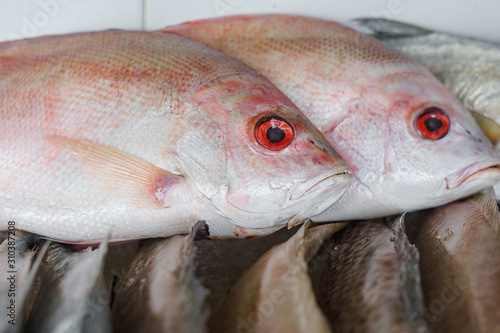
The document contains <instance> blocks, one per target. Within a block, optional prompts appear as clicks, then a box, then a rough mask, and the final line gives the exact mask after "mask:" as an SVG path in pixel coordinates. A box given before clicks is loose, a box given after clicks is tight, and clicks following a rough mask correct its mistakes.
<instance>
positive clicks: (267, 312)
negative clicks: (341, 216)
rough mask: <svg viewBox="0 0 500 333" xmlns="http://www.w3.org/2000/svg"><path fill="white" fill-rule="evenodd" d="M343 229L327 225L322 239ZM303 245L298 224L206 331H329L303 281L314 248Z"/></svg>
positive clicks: (244, 280) (308, 284) (229, 298)
mask: <svg viewBox="0 0 500 333" xmlns="http://www.w3.org/2000/svg"><path fill="white" fill-rule="evenodd" d="M343 226H344V224H330V225H328V226H326V228H328V229H329V233H325V234H328V235H329V234H332V233H334V232H335V231H337V230H339V229H341V228H342V227H343ZM322 228H324V226H323V227H322ZM315 240H317V238H314V239H313V242H314V241H315ZM306 241H307V240H306V225H303V226H302V227H301V228H300V229H299V230H298V231H297V233H296V234H295V235H294V236H292V237H291V238H290V239H289V240H288V241H286V242H285V243H282V244H279V245H276V246H275V247H273V248H272V249H271V250H269V251H268V252H266V253H265V254H264V255H263V256H262V257H261V258H260V259H259V260H258V261H257V262H256V263H255V264H254V265H252V267H251V268H250V269H249V270H247V271H246V272H245V273H244V274H243V276H242V277H241V278H240V280H239V281H238V282H237V283H236V284H235V285H234V287H233V288H232V289H231V290H230V291H229V293H228V295H227V297H226V299H225V300H224V302H223V303H222V305H221V307H220V309H219V310H218V312H217V313H216V314H215V317H214V318H213V319H212V321H211V331H212V332H221V333H222V332H287V331H289V332H331V329H330V327H329V325H328V322H327V319H326V318H325V316H324V314H323V312H322V311H321V310H320V308H319V306H318V304H317V301H316V297H315V295H314V292H313V289H312V285H311V281H310V278H309V276H308V272H307V261H306V252H307V251H308V247H309V246H313V244H307V245H306V244H305V242H306Z"/></svg>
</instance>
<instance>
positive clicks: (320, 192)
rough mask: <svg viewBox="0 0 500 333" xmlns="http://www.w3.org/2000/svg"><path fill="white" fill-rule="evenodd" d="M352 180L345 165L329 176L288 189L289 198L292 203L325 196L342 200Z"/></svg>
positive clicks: (335, 169)
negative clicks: (341, 197)
mask: <svg viewBox="0 0 500 333" xmlns="http://www.w3.org/2000/svg"><path fill="white" fill-rule="evenodd" d="M351 179H352V177H351V174H350V171H349V169H348V168H347V167H346V166H345V165H339V166H337V167H335V168H334V169H333V170H330V172H329V173H328V174H325V175H323V176H319V177H314V178H313V179H310V180H308V181H306V182H301V183H296V184H294V185H293V186H291V187H290V188H289V189H288V192H289V198H290V201H298V200H302V199H305V200H306V199H307V198H308V197H315V196H316V197H323V196H325V195H331V196H332V197H337V196H338V197H339V198H340V196H342V195H343V194H344V192H345V191H346V190H347V188H348V187H349V185H350V184H351ZM332 204H333V202H332Z"/></svg>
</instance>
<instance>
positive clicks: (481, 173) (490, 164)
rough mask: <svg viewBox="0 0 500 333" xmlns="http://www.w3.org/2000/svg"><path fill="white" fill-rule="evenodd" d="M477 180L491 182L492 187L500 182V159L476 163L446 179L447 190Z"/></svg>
mask: <svg viewBox="0 0 500 333" xmlns="http://www.w3.org/2000/svg"><path fill="white" fill-rule="evenodd" d="M476 180H484V181H486V182H491V186H493V184H495V183H496V182H498V181H500V158H489V159H487V160H483V161H480V162H476V163H473V164H471V165H469V166H468V167H465V168H463V169H461V170H458V171H457V172H454V173H452V174H451V175H449V176H448V177H446V178H445V181H446V189H447V190H453V189H455V188H457V187H459V186H461V185H463V184H467V183H471V182H473V181H476Z"/></svg>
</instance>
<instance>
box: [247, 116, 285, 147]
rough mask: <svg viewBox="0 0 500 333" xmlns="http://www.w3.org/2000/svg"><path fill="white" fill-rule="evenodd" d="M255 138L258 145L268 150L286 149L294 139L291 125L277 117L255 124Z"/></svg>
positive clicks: (267, 118)
mask: <svg viewBox="0 0 500 333" xmlns="http://www.w3.org/2000/svg"><path fill="white" fill-rule="evenodd" d="M255 137H256V138H257V141H258V142H259V144H260V145H261V146H262V147H264V148H266V149H269V150H273V151H278V150H282V149H284V148H286V147H287V146H288V145H289V144H290V142H292V140H293V138H294V137H295V133H294V130H293V127H292V125H290V124H289V123H288V122H287V121H286V120H285V119H283V118H281V117H278V116H271V117H266V118H264V119H262V120H261V121H259V122H258V123H257V126H256V127H255Z"/></svg>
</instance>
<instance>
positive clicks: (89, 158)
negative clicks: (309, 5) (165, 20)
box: [0, 31, 350, 243]
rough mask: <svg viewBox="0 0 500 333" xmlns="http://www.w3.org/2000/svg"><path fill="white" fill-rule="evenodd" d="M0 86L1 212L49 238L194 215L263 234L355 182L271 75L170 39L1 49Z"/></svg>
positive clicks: (105, 37)
mask: <svg viewBox="0 0 500 333" xmlns="http://www.w3.org/2000/svg"><path fill="white" fill-rule="evenodd" d="M0 91H1V94H2V95H1V98H0V122H1V124H2V128H3V130H2V131H1V134H0V207H1V208H0V219H1V220H3V221H11V220H12V221H15V222H16V226H17V228H19V229H23V230H28V231H30V232H35V233H38V234H41V235H43V236H45V237H49V238H53V239H57V240H62V241H65V242H87V243H95V242H99V241H100V240H101V239H103V238H105V237H107V235H108V234H109V233H111V241H119V240H126V239H135V238H147V237H163V236H168V235H173V234H178V233H189V228H190V226H191V225H192V224H193V223H194V222H196V221H197V220H200V219H204V220H206V221H207V223H208V225H209V226H210V231H211V234H212V235H213V236H214V237H246V236H249V235H260V234H267V233H270V232H272V231H274V230H276V229H279V228H281V227H283V226H284V225H286V224H289V225H293V224H295V223H299V222H301V221H302V220H304V219H306V218H308V217H310V216H312V215H315V214H318V213H320V212H321V211H323V210H325V209H326V208H327V207H329V206H330V205H332V204H333V203H334V202H335V201H336V200H338V198H339V197H340V196H341V195H342V193H343V192H344V191H345V189H346V187H347V186H348V185H349V182H350V175H349V174H348V167H347V165H346V164H345V163H344V162H343V161H341V159H340V158H339V157H338V155H337V154H336V153H335V151H334V150H333V148H332V147H331V145H330V144H329V143H328V142H327V141H326V139H325V138H324V137H323V136H322V135H321V134H320V133H319V132H318V131H317V129H316V128H315V127H314V126H313V125H312V124H311V123H310V121H309V120H308V119H307V118H306V117H305V116H304V115H303V114H302V113H301V112H300V111H299V110H298V109H297V108H296V106H295V105H294V104H293V103H292V102H291V101H290V100H289V99H288V98H287V97H286V96H284V95H283V94H282V93H281V92H280V91H279V90H278V89H277V88H276V87H275V86H274V85H272V84H271V83H270V82H269V81H268V80H267V79H265V78H264V77H263V76H262V75H260V74H259V73H257V72H255V71H254V70H252V69H250V68H249V67H248V66H246V65H244V64H242V63H239V62H237V61H235V60H234V59H231V58H230V57H228V56H226V55H223V54H221V53H219V52H217V51H215V50H212V49H210V48H208V47H206V46H204V45H201V44H198V43H194V42H192V41H188V40H185V39H183V38H180V37H178V36H172V35H168V34H162V33H146V32H122V31H108V32H98V33H81V34H74V35H66V36H54V37H42V38H36V39H31V40H24V41H16V42H8V43H3V44H0ZM269 131H270V132H269ZM269 133H270V134H269ZM269 135H271V136H269ZM272 135H274V137H273V136H272ZM5 227H6V226H5Z"/></svg>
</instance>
